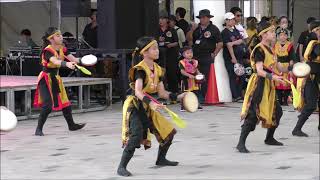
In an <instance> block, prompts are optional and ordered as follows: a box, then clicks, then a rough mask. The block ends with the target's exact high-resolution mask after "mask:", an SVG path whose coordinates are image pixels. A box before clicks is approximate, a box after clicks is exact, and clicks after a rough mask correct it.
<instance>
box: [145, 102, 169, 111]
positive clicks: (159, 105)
mask: <svg viewBox="0 0 320 180" xmlns="http://www.w3.org/2000/svg"><path fill="white" fill-rule="evenodd" d="M149 105H150V107H151V109H152V110H154V111H158V110H160V109H163V108H165V107H166V106H165V105H163V104H157V103H155V102H153V101H151V102H150V104H149Z"/></svg>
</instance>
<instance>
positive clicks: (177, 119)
mask: <svg viewBox="0 0 320 180" xmlns="http://www.w3.org/2000/svg"><path fill="white" fill-rule="evenodd" d="M143 94H144V95H145V96H147V97H148V98H149V99H151V101H153V102H155V103H157V104H161V103H160V102H159V101H157V100H156V99H155V98H154V97H152V96H150V95H149V94H147V93H143ZM164 109H165V110H166V111H167V112H168V114H169V115H170V116H171V118H172V120H173V122H174V123H175V124H176V125H177V126H178V127H179V128H185V127H186V126H187V124H186V122H185V121H184V120H182V119H181V118H180V117H179V116H178V115H177V114H176V113H174V112H173V111H171V110H170V109H169V108H167V107H164Z"/></svg>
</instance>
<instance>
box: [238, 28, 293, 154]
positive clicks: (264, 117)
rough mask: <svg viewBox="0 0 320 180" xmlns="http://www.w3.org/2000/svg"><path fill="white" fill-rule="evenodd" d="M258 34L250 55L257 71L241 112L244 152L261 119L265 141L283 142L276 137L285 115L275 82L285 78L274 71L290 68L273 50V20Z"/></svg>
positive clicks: (242, 147)
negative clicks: (282, 63)
mask: <svg viewBox="0 0 320 180" xmlns="http://www.w3.org/2000/svg"><path fill="white" fill-rule="evenodd" d="M258 36H260V38H261V42H260V43H259V44H258V45H256V46H255V48H254V49H253V51H252V53H251V56H250V62H251V67H252V69H253V74H252V75H251V77H250V79H249V82H248V86H247V90H246V94H245V97H244V101H243V106H242V111H241V119H244V123H243V125H242V128H241V135H240V138H239V143H238V145H237V149H238V150H239V152H241V153H248V152H249V151H248V150H247V148H246V146H245V142H246V139H247V136H248V135H249V133H250V132H251V131H254V129H255V127H256V125H257V124H258V123H259V122H260V121H261V122H262V127H264V128H268V131H267V135H266V139H265V141H264V142H265V144H267V145H274V146H282V145H283V144H282V143H281V142H278V141H277V140H276V139H274V137H273V135H274V132H275V130H276V128H277V127H278V125H279V122H280V118H281V116H282V109H281V106H280V104H279V102H278V101H277V100H276V90H275V82H283V81H282V77H280V76H277V75H274V74H272V71H273V70H275V69H278V70H279V71H280V72H288V69H289V68H284V67H282V66H281V64H280V63H277V62H276V58H275V54H274V53H273V52H272V50H271V49H272V48H271V44H272V42H275V37H276V34H275V27H274V26H272V25H271V24H270V23H269V22H266V23H262V24H260V26H259V27H258ZM290 69H292V66H290Z"/></svg>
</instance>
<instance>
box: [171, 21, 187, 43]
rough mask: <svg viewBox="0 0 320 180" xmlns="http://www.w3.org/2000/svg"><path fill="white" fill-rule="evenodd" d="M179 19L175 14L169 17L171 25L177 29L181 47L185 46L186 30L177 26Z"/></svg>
mask: <svg viewBox="0 0 320 180" xmlns="http://www.w3.org/2000/svg"><path fill="white" fill-rule="evenodd" d="M176 23H177V20H176V17H175V16H174V15H171V16H170V17H169V27H170V28H172V29H174V30H176V31H177V34H178V40H179V47H180V48H183V46H184V44H185V42H186V36H185V35H184V32H183V30H182V29H181V28H179V27H178V26H176Z"/></svg>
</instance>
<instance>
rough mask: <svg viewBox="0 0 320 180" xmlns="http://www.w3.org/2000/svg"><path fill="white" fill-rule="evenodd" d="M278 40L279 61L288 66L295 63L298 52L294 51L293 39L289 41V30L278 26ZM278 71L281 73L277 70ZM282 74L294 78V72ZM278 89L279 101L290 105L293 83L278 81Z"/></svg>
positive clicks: (275, 49)
mask: <svg viewBox="0 0 320 180" xmlns="http://www.w3.org/2000/svg"><path fill="white" fill-rule="evenodd" d="M276 33H277V42H276V44H275V45H274V52H275V54H276V56H277V61H278V62H279V63H281V65H282V66H283V67H288V66H290V65H293V63H294V62H295V61H296V54H295V52H294V45H293V43H292V42H291V41H289V38H288V35H289V30H287V29H283V28H278V30H277V32H276ZM276 73H279V74H281V73H280V72H278V71H276ZM282 76H283V77H284V78H286V79H288V80H292V78H293V75H292V73H282ZM276 91H277V96H278V100H279V103H280V104H281V105H285V106H288V96H289V94H290V92H291V85H290V84H289V83H288V82H285V83H284V84H282V83H278V82H277V83H276Z"/></svg>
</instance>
